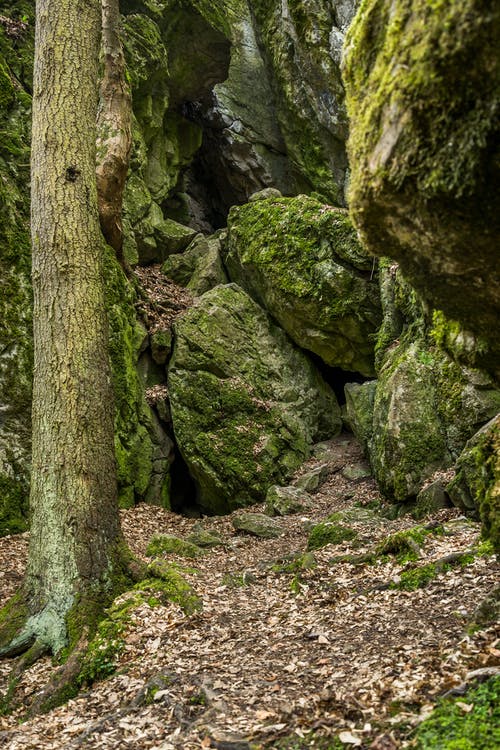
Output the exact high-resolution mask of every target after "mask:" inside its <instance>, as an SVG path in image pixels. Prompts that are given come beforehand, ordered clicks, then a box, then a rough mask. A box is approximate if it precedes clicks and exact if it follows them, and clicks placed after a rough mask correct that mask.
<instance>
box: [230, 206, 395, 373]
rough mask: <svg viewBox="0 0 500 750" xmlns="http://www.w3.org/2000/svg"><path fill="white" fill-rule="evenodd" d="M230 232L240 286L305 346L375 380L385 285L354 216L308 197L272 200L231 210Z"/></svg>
mask: <svg viewBox="0 0 500 750" xmlns="http://www.w3.org/2000/svg"><path fill="white" fill-rule="evenodd" d="M228 229H229V234H228V244H227V252H226V254H225V258H224V260H225V262H226V265H227V267H228V271H229V274H230V277H231V278H232V279H233V281H235V282H237V283H238V284H239V285H240V286H242V287H243V288H244V289H245V290H246V291H247V292H248V293H249V294H251V295H252V296H253V297H254V299H256V300H257V302H259V303H260V304H262V305H263V306H264V307H265V308H266V309H267V310H268V311H269V312H270V313H271V315H272V316H273V317H274V318H275V319H276V320H277V321H278V322H279V323H280V325H281V326H282V327H283V328H284V329H285V330H286V332H287V333H288V334H289V335H290V336H291V338H292V339H293V340H294V341H295V342H296V343H297V344H298V345H299V346H301V347H302V348H305V349H309V350H311V351H313V352H314V353H315V354H317V355H318V356H320V357H321V358H322V359H323V361H324V362H326V363H327V364H328V365H331V366H333V367H342V368H344V369H346V370H351V371H359V372H362V373H363V374H364V375H373V373H374V370H373V346H374V343H373V342H374V336H375V332H376V329H377V327H378V326H379V324H380V322H381V309H380V299H379V289H378V279H377V274H376V269H374V268H373V259H372V258H370V257H369V256H368V255H367V254H366V253H365V252H364V250H363V248H362V247H361V245H360V243H359V240H358V238H357V235H356V232H355V231H354V229H353V226H352V224H351V222H350V219H349V217H348V215H347V214H346V212H345V211H342V210H340V209H335V208H332V207H331V206H325V205H322V204H321V203H320V202H319V201H317V200H315V199H314V198H310V197H306V196H298V197H297V198H272V199H268V200H260V201H254V202H251V203H249V204H247V205H245V206H240V207H235V208H233V209H231V212H230V215H229V220H228Z"/></svg>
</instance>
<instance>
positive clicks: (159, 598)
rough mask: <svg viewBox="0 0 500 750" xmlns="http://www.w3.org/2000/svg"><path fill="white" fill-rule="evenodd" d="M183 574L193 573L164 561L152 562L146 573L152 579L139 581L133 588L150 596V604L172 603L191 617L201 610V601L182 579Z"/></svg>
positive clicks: (189, 585)
mask: <svg viewBox="0 0 500 750" xmlns="http://www.w3.org/2000/svg"><path fill="white" fill-rule="evenodd" d="M183 572H188V573H192V572H193V571H192V570H191V569H183V568H179V567H178V566H177V565H174V564H173V563H169V562H167V561H166V560H160V559H159V560H154V561H153V562H152V563H151V564H150V565H149V566H148V573H149V574H150V575H151V576H152V578H151V579H147V580H145V581H141V583H138V584H137V586H136V587H135V588H136V589H137V590H138V591H143V592H144V593H145V594H148V595H150V596H152V597H153V599H152V600H150V603H152V604H154V603H160V604H165V603H166V602H173V603H174V604H178V605H179V607H181V609H182V610H183V612H184V613H185V614H186V615H193V614H195V612H200V611H201V610H202V609H203V599H202V598H201V597H200V596H199V595H198V594H197V593H196V591H195V590H194V588H193V587H192V586H191V584H190V583H188V581H187V580H186V579H185V578H184V576H183Z"/></svg>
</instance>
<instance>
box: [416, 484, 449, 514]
mask: <svg viewBox="0 0 500 750" xmlns="http://www.w3.org/2000/svg"><path fill="white" fill-rule="evenodd" d="M450 505H451V501H450V498H449V496H448V493H447V492H446V490H445V488H444V486H443V483H442V482H441V481H439V480H437V481H435V482H431V483H430V484H427V485H426V486H425V487H423V489H421V490H420V492H419V493H418V495H417V501H416V503H415V508H414V510H413V511H412V516H413V518H416V519H419V518H423V517H424V516H426V515H427V514H428V513H434V512H435V511H437V510H440V509H441V508H448V507H449V506H450Z"/></svg>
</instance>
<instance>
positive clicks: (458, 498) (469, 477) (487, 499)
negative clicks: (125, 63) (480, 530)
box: [446, 414, 500, 553]
mask: <svg viewBox="0 0 500 750" xmlns="http://www.w3.org/2000/svg"><path fill="white" fill-rule="evenodd" d="M456 468H457V474H456V477H455V478H454V479H453V481H452V482H450V484H449V485H448V486H447V487H446V490H447V492H448V495H449V496H450V497H451V499H452V501H453V502H454V504H455V505H458V507H460V508H463V509H464V510H469V509H470V508H475V507H477V506H479V507H478V510H479V512H480V514H481V519H482V521H483V526H484V531H485V534H486V535H487V536H488V537H490V538H491V540H492V541H493V544H494V546H495V550H496V552H497V553H499V552H500V414H499V415H497V416H496V417H495V418H494V419H492V420H491V421H490V422H488V424H486V425H485V426H484V427H483V428H482V429H481V430H479V432H477V433H476V435H474V436H473V437H472V438H471V439H470V440H469V441H468V443H467V445H466V446H465V448H464V450H463V451H462V453H461V454H460V457H459V459H458V461H457V464H456Z"/></svg>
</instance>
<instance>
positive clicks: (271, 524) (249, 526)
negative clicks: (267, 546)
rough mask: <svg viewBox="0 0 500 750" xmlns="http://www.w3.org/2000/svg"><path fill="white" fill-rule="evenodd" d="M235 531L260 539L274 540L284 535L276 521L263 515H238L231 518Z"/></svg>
mask: <svg viewBox="0 0 500 750" xmlns="http://www.w3.org/2000/svg"><path fill="white" fill-rule="evenodd" d="M233 526H234V528H235V529H236V531H245V532H246V533H247V534H252V535H253V536H258V537H260V538H261V539H276V538H277V537H279V536H281V535H282V534H283V533H284V530H283V528H282V527H281V526H280V525H279V523H278V522H277V521H275V520H274V519H273V518H269V516H266V515H264V514H263V513H239V514H238V515H237V516H234V518H233Z"/></svg>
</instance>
